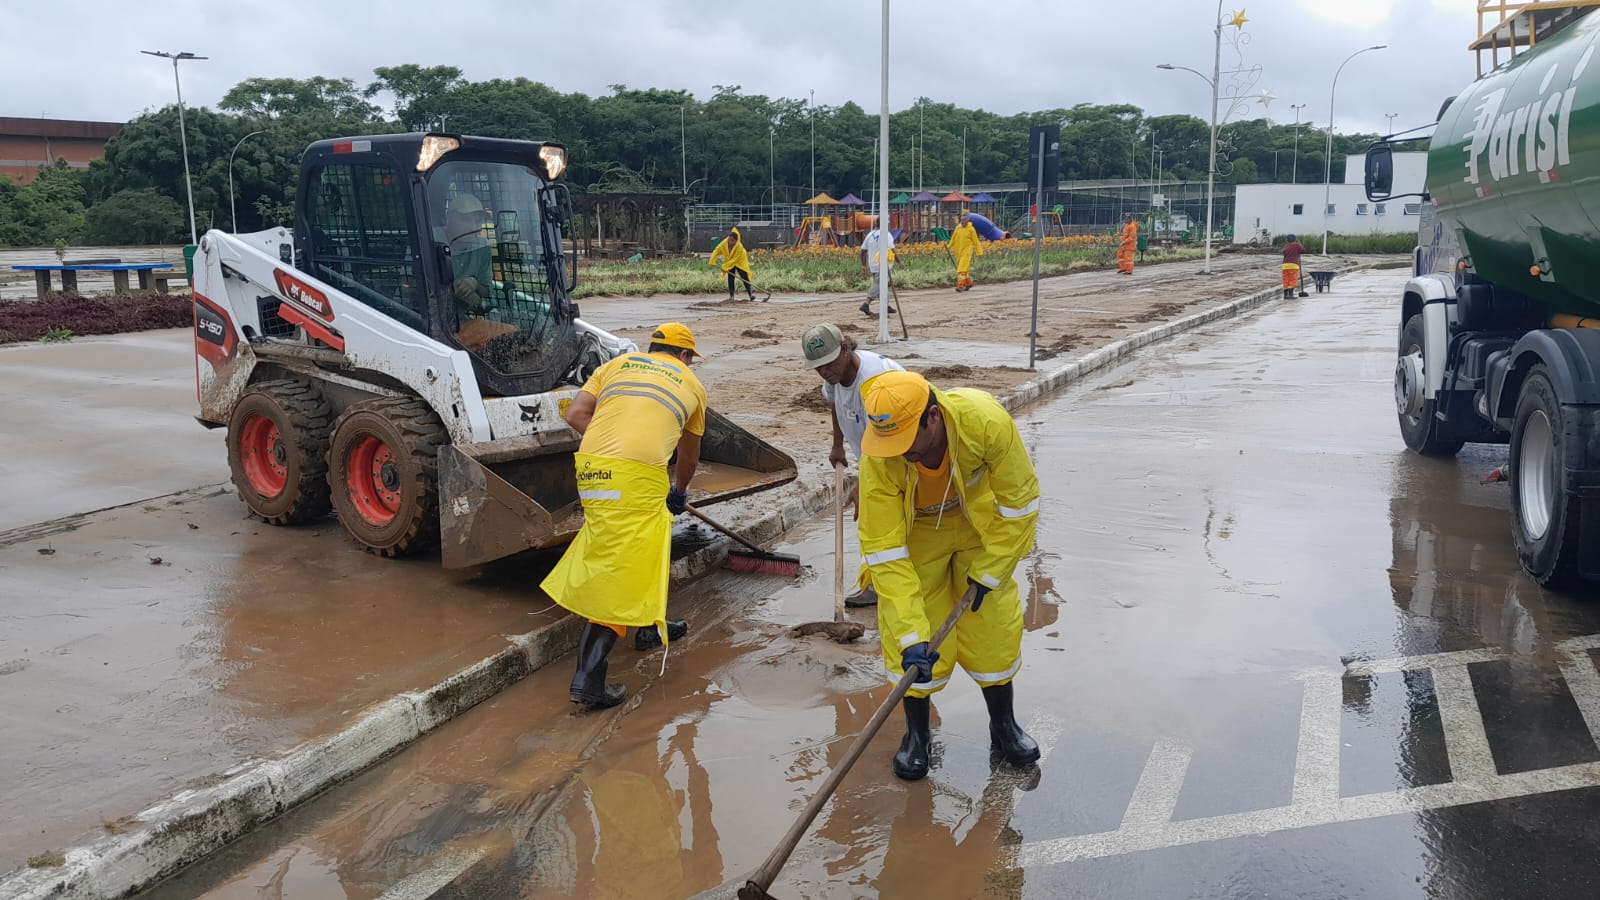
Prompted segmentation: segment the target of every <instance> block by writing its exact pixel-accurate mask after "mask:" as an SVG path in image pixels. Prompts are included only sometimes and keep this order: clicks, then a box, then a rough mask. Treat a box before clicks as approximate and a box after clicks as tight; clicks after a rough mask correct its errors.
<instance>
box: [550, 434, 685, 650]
mask: <svg viewBox="0 0 1600 900" xmlns="http://www.w3.org/2000/svg"><path fill="white" fill-rule="evenodd" d="M573 461H574V463H575V464H576V466H577V471H578V497H579V499H581V500H582V501H583V528H582V529H580V530H579V531H578V536H577V537H576V538H573V540H572V544H571V545H570V546H568V547H567V552H566V554H565V555H563V556H562V557H561V562H559V563H557V564H556V567H555V569H554V570H552V571H551V572H550V574H549V576H547V577H546V578H545V580H544V583H543V584H542V585H540V587H542V588H544V592H545V593H546V594H549V595H550V599H552V600H554V601H555V602H557V603H559V604H561V606H562V607H563V608H565V609H567V610H569V611H571V612H572V613H573V614H575V615H579V616H583V617H584V618H586V619H589V620H591V621H594V622H603V623H606V624H610V625H632V626H637V627H643V626H647V625H654V626H656V630H657V631H658V632H659V633H660V634H661V640H662V642H663V643H665V642H666V638H667V630H666V618H667V583H668V580H669V577H670V573H671V569H672V513H670V512H668V511H667V491H668V490H669V489H670V488H671V483H670V482H669V481H668V480H667V472H666V470H665V469H663V468H660V467H658V466H648V465H645V464H644V463H638V462H634V461H632V460H627V459H615V458H612V457H606V456H591V455H589V454H587V453H578V454H575V455H574V460H573Z"/></svg>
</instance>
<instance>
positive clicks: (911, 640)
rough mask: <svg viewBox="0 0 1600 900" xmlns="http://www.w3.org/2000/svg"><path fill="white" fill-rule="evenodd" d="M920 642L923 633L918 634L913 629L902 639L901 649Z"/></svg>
mask: <svg viewBox="0 0 1600 900" xmlns="http://www.w3.org/2000/svg"><path fill="white" fill-rule="evenodd" d="M920 643H922V635H920V634H917V633H916V632H915V631H913V632H911V633H910V634H908V635H906V636H905V637H903V638H901V639H900V649H901V650H904V649H905V648H907V647H909V646H911V645H912V644H920Z"/></svg>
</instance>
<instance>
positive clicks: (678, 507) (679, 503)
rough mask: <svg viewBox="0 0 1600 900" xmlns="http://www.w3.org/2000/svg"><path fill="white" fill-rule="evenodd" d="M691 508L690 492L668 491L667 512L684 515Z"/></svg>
mask: <svg viewBox="0 0 1600 900" xmlns="http://www.w3.org/2000/svg"><path fill="white" fill-rule="evenodd" d="M688 507H689V492H688V491H682V490H679V489H677V488H673V489H672V490H670V491H667V512H670V513H672V514H673V515H675V516H676V515H678V514H679V513H682V512H683V511H684V510H685V509H687V508H688Z"/></svg>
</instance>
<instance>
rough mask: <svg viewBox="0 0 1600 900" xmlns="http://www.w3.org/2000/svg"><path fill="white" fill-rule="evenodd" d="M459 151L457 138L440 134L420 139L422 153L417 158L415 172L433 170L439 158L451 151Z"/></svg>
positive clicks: (459, 141)
mask: <svg viewBox="0 0 1600 900" xmlns="http://www.w3.org/2000/svg"><path fill="white" fill-rule="evenodd" d="M460 149H461V140H460V139H459V138H453V137H445V136H444V135H442V134H430V135H428V136H427V137H425V138H423V139H422V153H421V155H419V156H418V157H417V171H418V172H426V171H428V170H429V169H431V168H433V164H434V163H436V162H438V161H439V157H441V156H443V155H445V154H446V153H449V152H450V151H452V150H460Z"/></svg>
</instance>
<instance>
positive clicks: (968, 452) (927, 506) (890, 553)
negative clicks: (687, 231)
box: [858, 372, 1039, 781]
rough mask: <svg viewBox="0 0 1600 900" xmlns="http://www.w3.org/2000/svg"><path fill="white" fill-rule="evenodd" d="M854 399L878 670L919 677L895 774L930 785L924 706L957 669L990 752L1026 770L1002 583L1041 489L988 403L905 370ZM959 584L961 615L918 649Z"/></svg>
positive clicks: (1013, 428)
mask: <svg viewBox="0 0 1600 900" xmlns="http://www.w3.org/2000/svg"><path fill="white" fill-rule="evenodd" d="M864 395H865V396H864V403H865V406H866V412H867V433H866V436H865V437H864V438H863V439H862V442H861V452H862V460H861V487H860V512H861V519H860V523H859V526H858V531H859V533H860V536H861V553H862V556H863V558H864V559H865V560H866V563H867V565H868V566H869V567H870V568H871V570H872V583H873V585H874V586H875V587H876V588H877V590H878V633H879V635H880V636H881V639H882V642H883V663H884V668H885V669H887V670H888V673H889V680H890V681H891V682H894V681H898V680H899V679H900V676H901V674H902V673H904V672H905V671H907V670H908V669H909V668H910V667H912V666H916V667H917V668H919V669H920V670H921V671H922V673H923V677H922V678H919V679H918V680H917V681H916V682H914V683H913V684H912V686H911V690H910V691H908V692H907V693H906V697H905V701H904V707H905V716H906V736H905V738H904V739H903V740H902V741H901V742H900V749H899V751H898V752H896V753H895V755H894V773H895V774H896V775H898V776H900V777H901V778H904V779H907V780H909V781H915V780H917V779H919V778H922V777H923V776H924V775H927V774H928V755H929V745H930V744H931V743H932V734H931V733H930V730H929V725H928V715H929V712H930V708H931V703H930V701H929V699H928V698H929V696H930V695H932V694H933V693H935V692H937V691H939V690H942V689H943V688H944V686H945V684H946V683H947V682H948V681H949V680H950V676H951V674H952V673H953V672H954V671H955V666H956V664H957V663H960V664H961V667H962V668H963V669H965V670H966V671H967V674H968V675H970V676H972V679H973V680H974V681H976V682H978V686H979V687H981V688H982V689H983V699H984V703H985V704H986V705H987V706H988V708H989V739H990V746H991V750H992V751H994V752H997V753H999V754H1000V755H1001V756H1002V757H1003V758H1004V759H1005V761H1006V762H1008V763H1010V764H1012V765H1014V766H1028V765H1031V764H1033V763H1034V762H1037V761H1038V759H1039V745H1038V744H1037V743H1036V742H1035V741H1034V740H1033V738H1031V737H1029V736H1028V735H1027V733H1026V732H1024V731H1023V730H1022V728H1021V727H1020V726H1019V725H1018V724H1017V720H1016V715H1015V713H1014V712H1013V710H1012V684H1011V681H1012V678H1014V677H1015V676H1016V674H1017V670H1018V669H1019V668H1021V665H1022V601H1021V598H1020V595H1019V593H1018V591H1017V583H1016V580H1015V579H1014V578H1013V577H1012V573H1013V572H1014V571H1015V570H1016V567H1017V564H1018V563H1019V562H1021V561H1022V558H1023V557H1024V556H1026V555H1027V553H1028V551H1029V550H1031V549H1032V548H1033V538H1034V528H1035V525H1036V523H1037V521H1038V518H1039V480H1038V478H1037V477H1036V476H1035V475H1034V470H1033V463H1032V461H1031V460H1029V459H1028V451H1027V448H1026V447H1025V446H1023V443H1022V435H1021V434H1020V433H1018V431H1017V425H1016V423H1015V422H1013V421H1012V420H1011V416H1010V414H1008V413H1007V412H1006V411H1005V408H1004V407H1002V406H1001V405H1000V403H999V401H997V400H995V398H994V397H993V396H991V395H990V394H987V393H985V392H983V391H979V390H971V389H965V388H957V389H955V390H950V391H940V390H938V389H936V388H934V387H932V386H931V385H929V384H928V382H927V380H926V379H924V378H923V377H922V376H921V375H918V374H916V373H914V372H884V373H883V374H881V375H879V376H877V377H876V378H874V379H872V380H871V381H869V382H867V383H866V385H865V386H864ZM969 585H970V586H971V587H973V589H974V591H975V596H974V598H973V601H972V609H971V611H970V612H968V613H966V614H965V615H963V616H962V618H961V621H960V622H959V623H958V624H957V625H956V627H955V630H954V631H952V632H951V633H950V636H949V637H948V638H946V640H945V643H944V646H943V648H942V650H941V651H939V652H937V653H935V652H932V651H930V649H929V641H930V640H931V639H932V637H933V633H934V631H935V630H936V629H937V628H938V627H939V625H940V623H942V622H943V621H944V620H945V618H946V617H948V616H949V615H950V612H951V610H952V609H954V608H955V604H956V603H958V602H960V601H961V598H962V596H963V595H964V594H965V593H966V590H967V588H968V586H969ZM929 673H931V677H930V674H929Z"/></svg>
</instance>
